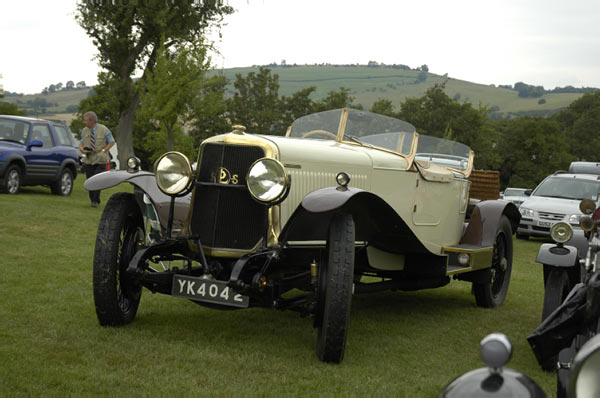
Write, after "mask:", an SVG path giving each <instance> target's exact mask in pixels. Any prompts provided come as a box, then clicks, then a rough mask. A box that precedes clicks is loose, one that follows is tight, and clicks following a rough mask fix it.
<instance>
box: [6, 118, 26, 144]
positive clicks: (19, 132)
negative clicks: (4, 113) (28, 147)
mask: <svg viewBox="0 0 600 398" xmlns="http://www.w3.org/2000/svg"><path fill="white" fill-rule="evenodd" d="M28 132H29V123H25V122H22V121H20V120H13V119H0V140H3V141H13V142H19V143H21V144H25V141H26V140H27V133H28Z"/></svg>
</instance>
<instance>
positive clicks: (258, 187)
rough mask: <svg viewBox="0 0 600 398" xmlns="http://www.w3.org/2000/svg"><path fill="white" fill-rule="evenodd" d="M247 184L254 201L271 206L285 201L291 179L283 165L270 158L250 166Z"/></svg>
mask: <svg viewBox="0 0 600 398" xmlns="http://www.w3.org/2000/svg"><path fill="white" fill-rule="evenodd" d="M246 184H247V186H248V190H249V191H250V194H251V195H252V197H253V198H254V199H256V200H257V201H259V202H261V203H263V204H269V205H274V204H277V203H279V202H281V201H282V200H283V199H285V197H286V196H287V194H288V192H289V189H290V179H289V177H288V175H287V174H286V173H285V168H284V167H283V165H282V164H281V163H280V162H279V161H277V160H275V159H269V158H262V159H258V160H257V161H256V162H254V163H253V164H252V166H250V170H248V176H247V177H246Z"/></svg>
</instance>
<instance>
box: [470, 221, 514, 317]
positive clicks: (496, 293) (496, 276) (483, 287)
mask: <svg viewBox="0 0 600 398" xmlns="http://www.w3.org/2000/svg"><path fill="white" fill-rule="evenodd" d="M512 257H513V241H512V229H511V226H510V222H509V221H508V218H506V216H504V215H503V216H502V218H500V222H499V223H498V227H497V229H496V240H495V242H494V255H493V258H492V267H491V272H492V277H491V280H490V281H489V282H486V283H476V282H473V292H474V294H475V302H476V303H477V305H478V306H479V307H485V308H493V307H498V306H500V305H502V303H503V302H504V300H505V299H506V294H507V293H508V286H509V284H510V275H511V272H512Z"/></svg>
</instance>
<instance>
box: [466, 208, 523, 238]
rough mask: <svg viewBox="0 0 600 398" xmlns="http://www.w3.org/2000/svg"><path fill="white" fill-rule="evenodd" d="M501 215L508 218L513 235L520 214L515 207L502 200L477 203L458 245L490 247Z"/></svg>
mask: <svg viewBox="0 0 600 398" xmlns="http://www.w3.org/2000/svg"><path fill="white" fill-rule="evenodd" d="M503 215H504V216H506V217H507V218H508V221H509V222H510V226H511V228H512V232H513V234H514V233H515V232H516V230H517V227H518V226H519V220H521V213H519V210H518V209H517V206H515V205H514V204H513V203H511V202H506V201H503V200H484V201H481V202H479V203H477V204H476V205H475V207H474V209H473V212H472V213H471V218H470V220H469V225H468V226H467V229H466V230H465V233H464V234H463V237H462V239H461V241H460V243H461V244H470V245H476V246H492V245H493V244H494V241H495V240H496V230H497V226H498V223H499V222H500V218H501V217H502V216H503Z"/></svg>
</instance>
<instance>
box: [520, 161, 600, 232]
mask: <svg viewBox="0 0 600 398" xmlns="http://www.w3.org/2000/svg"><path fill="white" fill-rule="evenodd" d="M599 192H600V163H592V162H573V163H571V166H570V167H569V171H568V172H564V171H557V172H556V173H554V174H552V175H550V176H548V177H546V178H545V179H544V180H543V181H542V182H541V183H540V184H539V185H538V186H537V187H536V188H535V190H534V191H533V192H532V193H531V194H530V196H529V198H528V199H526V200H525V201H524V202H523V204H521V206H520V207H519V211H520V212H521V221H520V223H519V228H518V229H517V238H520V239H527V238H528V237H529V236H541V237H546V236H550V228H551V227H552V225H554V224H555V223H557V222H559V221H564V222H567V223H569V224H571V226H573V228H579V218H580V217H581V216H583V214H582V213H581V211H580V210H579V202H581V200H583V199H591V200H593V201H594V202H596V201H598V193H599Z"/></svg>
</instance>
